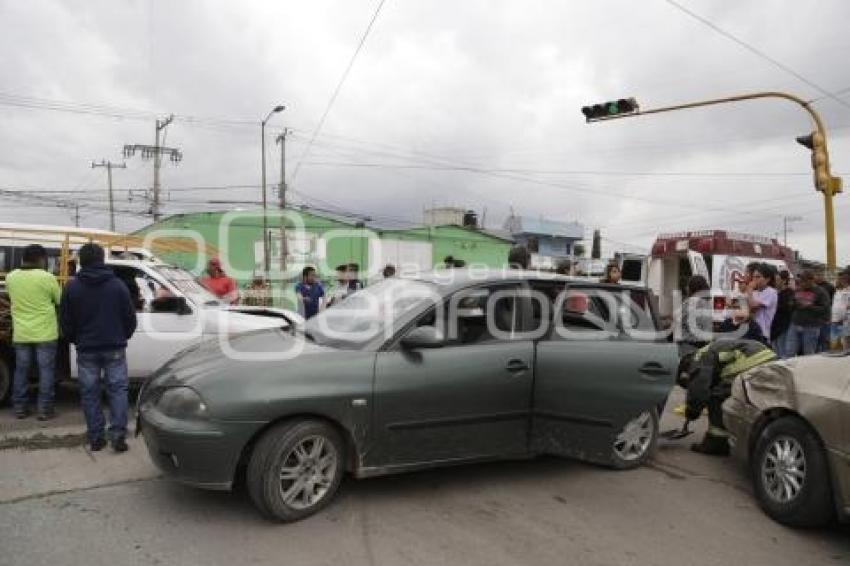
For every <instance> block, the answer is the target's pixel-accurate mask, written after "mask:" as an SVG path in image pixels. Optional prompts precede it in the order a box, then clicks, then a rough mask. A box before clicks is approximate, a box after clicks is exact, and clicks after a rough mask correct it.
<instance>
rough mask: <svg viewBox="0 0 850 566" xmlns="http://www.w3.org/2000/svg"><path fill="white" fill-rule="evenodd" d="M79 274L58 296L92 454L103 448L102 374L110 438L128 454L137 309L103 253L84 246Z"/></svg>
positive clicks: (104, 440) (119, 450)
mask: <svg viewBox="0 0 850 566" xmlns="http://www.w3.org/2000/svg"><path fill="white" fill-rule="evenodd" d="M79 259H80V266H81V267H82V269H81V270H80V271H79V273H77V275H76V277H75V278H74V279H73V280H72V281H71V282H70V283H68V285H67V286H66V287H65V291H64V293H63V295H62V301H61V303H60V304H61V311H60V323H61V326H62V332H63V334H64V335H65V337H66V338H67V339H68V341H69V342H71V343H73V344H75V345H76V348H77V366H78V368H79V381H80V390H81V397H82V405H83V413H84V414H85V417H86V427H87V428H88V439H89V444H90V446H91V449H92V451H97V450H101V449H103V447H104V446H106V438H105V434H104V429H105V426H106V422H105V420H104V418H103V411H102V410H101V406H100V391H101V386H100V380H101V374H102V375H103V376H104V379H105V381H106V393H107V396H108V397H109V420H110V423H109V439H110V441H111V442H112V448H113V449H114V450H115V451H116V452H124V451H126V450H127V441H126V436H127V412H128V409H129V400H128V398H127V390H128V387H129V384H128V379H127V358H126V354H125V353H126V349H127V340H129V339H130V337H131V336H132V335H133V332H134V331H135V330H136V309H135V307H134V305H133V301H132V300H131V298H130V292H129V291H128V289H127V286H126V285H125V284H124V283H123V282H122V281H121V280H120V279H119V278H118V277H116V276H115V274H114V273H113V272H112V270H111V269H109V268H108V267H107V266H106V265H105V264H104V251H103V248H101V247H100V246H98V245H97V244H85V245H84V246H82V247H81V248H80V252H79Z"/></svg>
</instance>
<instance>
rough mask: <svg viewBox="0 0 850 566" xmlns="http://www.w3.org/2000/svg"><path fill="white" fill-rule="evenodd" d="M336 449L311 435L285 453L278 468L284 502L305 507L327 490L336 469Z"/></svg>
mask: <svg viewBox="0 0 850 566" xmlns="http://www.w3.org/2000/svg"><path fill="white" fill-rule="evenodd" d="M337 458H338V455H337V453H336V449H335V447H334V446H333V444H331V443H330V442H327V441H325V439H324V438H323V437H321V436H310V437H307V438H305V439H304V440H302V441H301V442H299V443H298V444H296V445H295V447H294V448H293V449H292V450H291V451H290V452H289V454H287V455H286V456H285V457H284V458H283V461H282V465H281V468H280V491H281V497H282V498H283V502H284V503H286V504H287V505H289V506H291V507H292V508H293V509H299V510H301V509H308V508H310V507H312V506H314V505H316V504H317V503H318V502H319V501H320V500H321V499H322V498H323V497H325V496H326V495H327V494H328V491H329V490H330V488H331V486H332V485H333V484H334V479H335V476H336V472H337Z"/></svg>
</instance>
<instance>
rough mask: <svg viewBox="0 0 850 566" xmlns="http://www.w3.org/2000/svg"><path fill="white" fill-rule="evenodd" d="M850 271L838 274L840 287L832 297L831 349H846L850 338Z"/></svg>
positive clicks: (837, 286) (837, 287) (838, 286)
mask: <svg viewBox="0 0 850 566" xmlns="http://www.w3.org/2000/svg"><path fill="white" fill-rule="evenodd" d="M848 309H850V270H846V269H845V270H844V271H842V272H841V273H839V274H838V285H836V289H835V295H834V296H833V297H832V316H831V317H830V323H831V324H830V348H831V349H833V350H835V349H840V348H844V347H846V346H845V342H846V340H845V339H846V337H847V336H848V330H850V328H848V324H847V323H848V318H850V310H848Z"/></svg>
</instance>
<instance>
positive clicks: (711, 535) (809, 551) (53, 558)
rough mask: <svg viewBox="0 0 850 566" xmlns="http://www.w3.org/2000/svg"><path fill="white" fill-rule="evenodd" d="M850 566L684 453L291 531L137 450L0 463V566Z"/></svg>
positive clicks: (722, 464)
mask: <svg viewBox="0 0 850 566" xmlns="http://www.w3.org/2000/svg"><path fill="white" fill-rule="evenodd" d="M68 408H69V409H71V408H73V406H71V407H68ZM66 418H70V416H69V417H66ZM665 418H666V419H668V421H669V419H670V416H669V415H668V416H666V417H665ZM4 419H5V416H4ZM669 422H675V421H669ZM33 426H35V425H33ZM56 430H57V431H59V430H67V427H65V428H61V429H60V428H57V429H56ZM4 480H5V485H4ZM16 482H17V483H16ZM16 489H17V490H18V491H15V490H16ZM847 563H850V529H848V528H847V527H834V528H831V529H826V530H818V531H795V530H791V529H787V528H785V527H782V526H781V525H778V524H776V523H774V522H773V521H771V520H770V519H769V518H767V517H766V516H765V515H763V514H762V512H761V510H760V509H759V508H758V507H757V505H756V504H755V501H754V500H753V499H752V496H751V491H750V487H749V483H748V479H747V478H746V476H745V475H744V474H743V473H742V472H741V471H740V470H738V469H737V468H736V467H735V466H734V464H733V463H732V462H730V461H729V460H726V459H712V458H708V457H705V456H700V455H698V454H693V453H691V452H690V451H688V450H687V443H685V442H683V443H681V444H678V445H674V446H668V447H665V448H664V449H662V450H660V451H659V453H658V455H657V458H656V459H655V461H654V462H653V463H652V464H651V465H649V466H647V467H644V468H641V469H638V470H634V471H629V472H615V471H610V470H607V469H603V468H599V467H595V466H590V465H586V464H582V463H579V462H573V461H565V460H560V459H556V458H540V459H537V460H532V461H523V462H506V463H494V464H482V465H474V466H465V467H458V468H451V469H443V470H435V471H430V472H423V473H415V474H408V475H401V476H393V477H385V478H375V479H370V480H361V481H355V480H348V481H346V482H344V483H343V485H342V488H341V492H340V494H339V496H338V499H337V500H336V501H335V502H334V503H333V504H332V505H331V506H330V507H329V508H328V509H326V510H325V511H324V512H322V513H321V514H319V515H317V516H314V517H312V518H310V519H308V520H305V521H302V522H300V523H296V524H291V525H278V524H273V523H269V522H267V521H265V520H264V519H262V518H261V517H260V516H259V515H258V514H257V513H256V512H255V511H254V509H253V507H252V506H251V504H250V502H249V501H248V498H247V495H246V494H245V493H243V492H236V493H216V492H204V491H199V490H195V489H191V488H186V487H182V486H179V485H175V484H173V483H171V482H169V481H167V480H164V479H162V478H160V477H158V474H157V472H156V471H155V470H154V469H153V468H152V467H151V466H150V465H149V462H148V461H147V457H146V454H145V453H144V448H143V447H142V446H141V445H140V444H139V443H138V441H134V442H133V443H132V444H131V450H130V452H129V453H127V454H122V455H116V454H111V453H108V452H104V453H98V454H97V455H92V454H89V453H87V452H86V451H85V450H84V449H83V448H82V447H71V448H51V449H45V450H20V449H8V450H2V451H0V564H2V565H6V564H8V565H22V566H23V565H26V566H30V565H34V564H57V565H58V564H61V565H80V566H95V565H99V564H104V565H109V566H115V565H122V564H204V565H215V564H227V565H231V564H232V565H236V564H238V565H243V564H245V565H249V564H260V565H264V564H269V565H275V566H278V565H281V564H286V565H299V566H300V565H313V564H316V565H319V564H345V565H349V564H350V565H359V564H369V565H375V564H378V565H388V566H396V565H407V564H411V565H419V564H422V565H426V564H427V565H431V564H447V565H454V564H463V565H467V564H468V565H478V564H481V565H486V566H494V565H502V564H522V565H531V564H533V565H548V564H552V565H555V564H557V565H559V566H560V565H564V564H571V565H600V566H602V565H605V566H611V565H641V566H643V565H668V564H669V565H723V566H730V565H733V564H748V565H761V564H764V565H771V566H782V565H786V564H787V565H795V566H799V565H801V564H805V565H807V566H809V565H818V564H847Z"/></svg>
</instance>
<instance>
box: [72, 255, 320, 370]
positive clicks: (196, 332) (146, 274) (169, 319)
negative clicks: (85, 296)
mask: <svg viewBox="0 0 850 566" xmlns="http://www.w3.org/2000/svg"><path fill="white" fill-rule="evenodd" d="M106 264H107V265H108V266H109V267H110V268H112V270H113V271H114V272H115V274H116V275H117V276H118V277H119V278H121V279H122V280H124V281H125V282H126V283H128V284H132V283H131V282H134V283H135V284H136V285H137V286H138V288H139V296H140V299H141V300H140V305H139V307H140V308H139V309H138V310H137V312H136V317H137V320H138V324H137V327H136V332H135V334H133V337H132V338H131V339H130V341H129V342H128V344H127V368H128V372H129V376H130V380H131V381H140V380H144V379H146V378H147V377H148V376H149V375H150V374H151V373H153V372H154V371H155V370H157V369H158V368H159V367H160V366H161V365H163V364H164V363H165V362H167V361H168V360H169V359H171V357H173V356H174V354H176V353H177V352H179V351H181V350H183V349H184V348H186V347H188V346H191V345H192V344H195V343H197V342H200V341H201V340H204V339H207V338H211V337H215V336H220V335H222V334H225V335H228V336H230V335H234V334H239V333H242V332H248V331H251V330H262V329H266V328H281V327H283V328H290V327H292V326H297V325H299V324H301V323H303V322H304V319H303V318H302V317H301V315H299V314H297V313H295V312H292V311H289V310H286V309H277V308H270V307H248V306H230V305H227V304H225V303H223V302H222V301H220V300H219V299H218V298H217V297H216V296H215V295H213V294H212V293H210V292H209V291H207V290H206V289H205V288H204V287H203V286H201V285H200V284H199V283H198V281H197V280H196V278H195V276H193V275H192V274H191V273H189V272H188V271H186V270H184V269H182V268H179V267H174V266H171V265H168V264H164V263H160V262H156V261H142V260H125V259H108V260H107V262H106ZM163 296H165V297H166V298H165V299H163V298H162V297H163ZM157 297H160V298H159V299H158V298H157ZM70 366H71V377H72V378H74V379H76V377H77V364H76V352H75V348H74V347H73V346H72V347H71V364H70Z"/></svg>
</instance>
